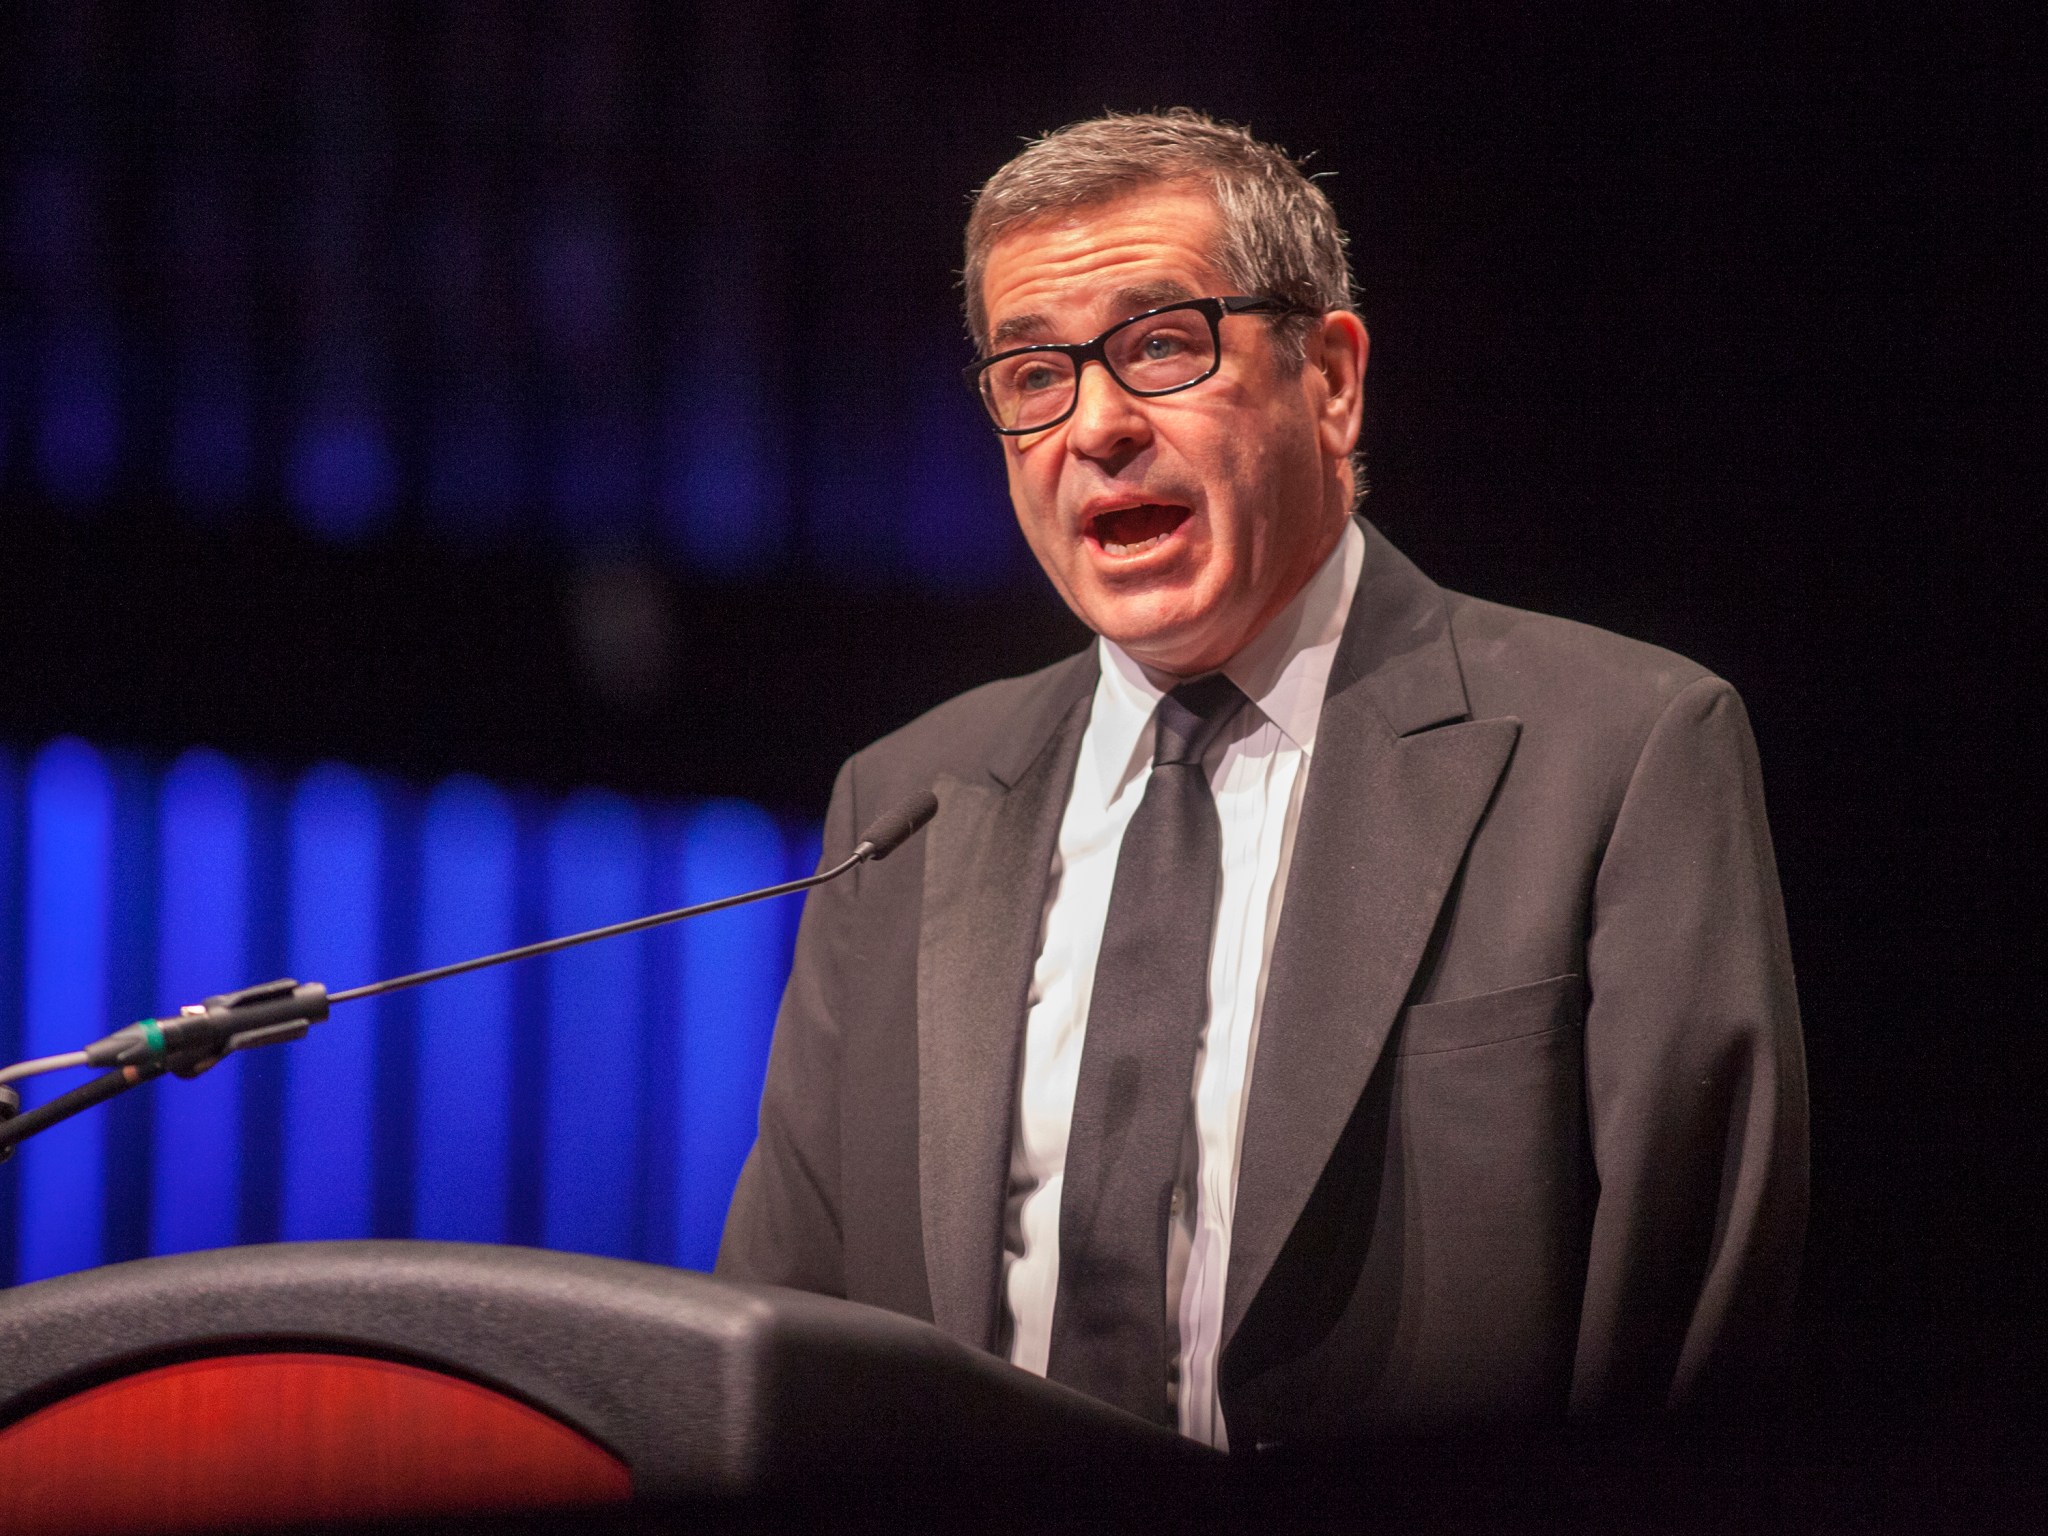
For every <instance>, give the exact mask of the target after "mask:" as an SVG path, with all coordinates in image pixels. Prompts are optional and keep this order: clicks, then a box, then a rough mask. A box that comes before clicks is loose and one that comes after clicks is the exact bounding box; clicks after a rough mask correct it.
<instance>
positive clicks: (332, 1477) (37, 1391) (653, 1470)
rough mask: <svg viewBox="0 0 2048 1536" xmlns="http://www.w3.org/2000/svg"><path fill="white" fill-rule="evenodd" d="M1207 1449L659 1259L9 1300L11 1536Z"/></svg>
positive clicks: (1121, 1461) (260, 1278) (206, 1280)
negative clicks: (665, 1264) (653, 1261)
mask: <svg viewBox="0 0 2048 1536" xmlns="http://www.w3.org/2000/svg"><path fill="white" fill-rule="evenodd" d="M1214 1459H1219V1458H1213V1457H1212V1453H1210V1452H1208V1451H1207V1450H1206V1449H1204V1448H1202V1447H1198V1446H1194V1445H1192V1444H1190V1443H1189V1442H1187V1441H1184V1440H1182V1439H1180V1438H1179V1437H1178V1436H1176V1435H1173V1434H1171V1433H1169V1432H1167V1431H1166V1430H1163V1429H1160V1428H1158V1427H1156V1426H1154V1425H1150V1424H1147V1423H1144V1422H1142V1421H1140V1420H1138V1419H1135V1418H1132V1417H1131V1416H1129V1415H1127V1414H1124V1413H1121V1412H1119V1411H1117V1410H1115V1409H1113V1408H1109V1407H1107V1406H1105V1405H1103V1404H1100V1403H1097V1402H1095V1401H1093V1400H1092V1399H1090V1398H1087V1397H1084V1396H1082V1395H1081V1394H1079V1393H1076V1392H1072V1391H1069V1390H1067V1389H1066V1388H1063V1387H1059V1386H1056V1385H1053V1384H1051V1383H1048V1382H1045V1381H1043V1380H1041V1379H1039V1378H1038V1377H1035V1376H1032V1375H1030V1374H1028V1373H1026V1372H1023V1371H1019V1370H1016V1369H1014V1368H1013V1367H1011V1366H1010V1365H1008V1364H1007V1363H1005V1362H1003V1361H1000V1360H997V1359H995V1358H994V1357H992V1356H990V1355H987V1354H983V1353H981V1352H979V1351H976V1350H972V1349H968V1348H967V1347H965V1346H963V1345H961V1344H959V1343H958V1342H956V1341H954V1340H953V1339H950V1338H948V1337H947V1336H945V1335H944V1334H941V1333H940V1332H939V1331H938V1330H937V1329H935V1328H932V1327H931V1326H929V1325H928V1324H924V1323H920V1322H917V1321H915V1320H913V1319H910V1318H906V1317H901V1316H898V1315H896V1314H894V1313H890V1312H884V1311H881V1310H879V1309H877V1308H874V1307H868V1306H862V1305H859V1304H857V1303H853V1302H846V1301H839V1300H836V1299H833V1298H830V1297H823V1296H813V1295H808V1294H804V1293H800V1292H795V1291H788V1290H783V1289H780V1288H777V1287H773V1286H759V1285H746V1284H740V1283H736V1282H732V1281H727V1280H720V1279H717V1278H714V1277H712V1276H710V1275H703V1274H696V1273H692V1272H689V1271H685V1270H674V1269H666V1268H661V1267H659V1266H656V1265H651V1264H636V1263H627V1262H622V1261H619V1260H613V1259H598V1258H590V1257H586V1256H582V1255H576V1254H563V1253H552V1252H543V1251H540V1250H536V1249H525V1248H504V1247H490V1246H483V1245H477V1244H466V1243H428V1242H340V1243H285V1244H275V1245H269V1246H262V1247H251V1248H236V1249H223V1250H219V1251H215V1252H208V1253H195V1254H186V1255H181V1256H177V1257H172V1258H160V1259H142V1260H138V1261H135V1262H133V1263H127V1264H115V1265H110V1266H108V1267H106V1268H104V1269H97V1270H91V1271H87V1272H85V1273H82V1274H76V1275H68V1276H64V1277H62V1278H59V1279H54V1280H45V1281H41V1282H38V1283H35V1284H32V1285H26V1286H22V1287H20V1288H18V1289H16V1290H14V1291H12V1292H8V1293H5V1294H0V1530H4V1531H7V1532H9V1533H10V1536H59V1533H66V1532H87V1531H90V1532H116V1531H129V1532H145V1531H165V1532H168V1531H177V1530H206V1529H215V1528H221V1527H242V1528H249V1527H254V1528H261V1527H262V1526H264V1525H287V1524H298V1523H304V1522H307V1521H311V1520H353V1519H377V1518H385V1517H421V1516H438V1515H449V1514H468V1513H480V1512H485V1511H508V1510H546V1509H563V1508H575V1507H590V1508H593V1509H595V1508H599V1507H604V1506H617V1505H620V1504H623V1503H625V1502H627V1501H656V1502H664V1501H677V1500H711V1501H721V1502H725V1501H740V1502H744V1501H746V1500H749V1499H761V1498H768V1497H776V1496H783V1495H789V1494H792V1493H797V1492H802V1491H806V1490H807V1491H809V1493H811V1494H812V1495H814V1496H815V1495H817V1494H818V1493H819V1492H820V1491H821V1490H822V1491H825V1492H828V1493H829V1490H830V1489H831V1487H832V1486H833V1484H834V1483H835V1481H841V1480H843V1481H845V1482H847V1483H849V1484H850V1483H853V1482H860V1483H863V1484H865V1483H871V1482H872V1480H874V1479H877V1478H883V1479H896V1480H898V1481H908V1482H913V1483H914V1482H917V1481H919V1480H926V1481H930V1480H933V1479H939V1478H957V1477H972V1476H974V1475H975V1472H976V1469H977V1468H990V1469H998V1470H999V1471H1000V1473H1001V1475H1003V1476H1004V1477H1006V1478H1009V1479H1014V1478H1016V1477H1017V1476H1019V1475H1027V1476H1028V1475H1046V1476H1052V1477H1057V1476H1058V1475H1059V1471H1060V1469H1061V1468H1062V1467H1077V1468H1078V1467H1084V1466H1085V1467H1089V1468H1092V1469H1095V1470H1096V1472H1097V1473H1098V1474H1099V1472H1100V1470H1101V1469H1102V1468H1104V1467H1106V1466H1110V1467H1114V1466H1120V1465H1130V1466H1133V1467H1138V1466H1142V1467H1145V1468H1147V1469H1157V1470H1160V1471H1163V1472H1165V1473H1166V1474H1168V1475H1172V1473H1173V1472H1174V1470H1175V1469H1181V1470H1183V1471H1185V1470H1191V1469H1193V1468H1195V1467H1197V1466H1199V1465H1203V1464H1206V1463H1208V1462H1210V1461H1212V1460H1214Z"/></svg>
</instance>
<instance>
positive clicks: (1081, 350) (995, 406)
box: [962, 295, 1303, 437]
mask: <svg viewBox="0 0 2048 1536" xmlns="http://www.w3.org/2000/svg"><path fill="white" fill-rule="evenodd" d="M1302 312H1303V311H1302V309H1301V306H1300V305H1298V304H1291V303H1289V302H1288V301H1287V300H1285V299H1274V298H1246V297H1243V296H1242V295H1232V296H1228V297H1223V298H1209V299H1183V300H1182V301H1180V302H1179V303H1177V304H1162V305H1161V306H1160V307H1159V308H1157V309H1148V310H1146V311H1145V312H1144V313H1143V314H1141V315H1132V316H1131V317H1130V319H1128V320H1119V321H1118V322H1117V323H1116V324H1115V325H1112V326H1111V327H1110V328H1109V329H1108V330H1106V331H1104V332H1103V333H1102V334H1101V335H1100V336H1097V337H1096V338H1095V339H1094V340H1093V341H1062V342H1044V343H1041V344H1039V345H1037V346H1030V347H1016V348H1013V349H1012V350H1010V351H1008V352H998V353H997V354H996V355H995V356H994V357H990V358H984V359H983V360H982V361H981V362H978V363H971V364H969V365H968V366H967V368H966V369H965V370H963V373H962V377H964V378H965V379H966V380H967V384H968V387H969V388H970V389H972V390H973V391H974V392H975V393H976V394H977V395H979V396H980V397H981V403H982V404H983V405H984V406H985V407H987V409H988V415H989V420H990V421H992V422H993V423H994V424H995V429H996V430H997V431H998V432H1001V433H1003V434H1005V435H1006V436H1010V437H1016V436H1018V435H1020V434H1022V433H1025V432H1043V431H1045V430H1046V429H1047V428H1048V427H1056V426H1058V425H1059V424H1060V423H1061V422H1063V421H1065V420H1066V419H1067V418H1068V417H1069V416H1071V415H1073V414H1074V407H1075V406H1077V405H1079V404H1080V403H1081V369H1082V367H1083V366H1084V365H1085V364H1087V363H1090V362H1097V363H1100V364H1102V367H1103V371H1104V372H1106V373H1107V374H1108V375H1109V376H1110V377H1111V378H1112V379H1115V380H1116V382H1117V383H1118V384H1119V385H1120V386H1122V387H1123V388H1124V389H1125V390H1127V391H1129V392H1130V393H1131V394H1134V395H1142V396H1144V397H1145V398H1146V399H1150V398H1152V397H1153V396H1155V395H1171V394H1174V393H1176V392H1177V391H1179V390H1183V389H1193V388H1194V387H1195V386H1196V385H1197V384H1199V383H1201V382H1202V381H1203V380H1204V379H1206V378H1209V377H1211V376H1212V375H1213V374H1214V373H1215V372H1216V370H1217V369H1218V368H1220V367H1222V366H1223V317H1224V316H1225V315H1264V314H1299V313H1302Z"/></svg>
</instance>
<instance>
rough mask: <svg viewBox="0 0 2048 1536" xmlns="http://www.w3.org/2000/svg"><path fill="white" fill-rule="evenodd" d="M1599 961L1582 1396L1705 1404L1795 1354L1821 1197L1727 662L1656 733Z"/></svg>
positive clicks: (1612, 845) (1589, 1067) (1591, 1405)
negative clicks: (1812, 1185)
mask: <svg viewBox="0 0 2048 1536" xmlns="http://www.w3.org/2000/svg"><path fill="white" fill-rule="evenodd" d="M1587 973H1588V976H1587V980H1588V985H1589V990H1590V998H1589V1005H1588V1012H1587V1018H1586V1089H1587V1112H1588V1117H1589V1125H1590V1132H1591V1139H1592V1146H1593V1158H1594V1165H1595V1171H1596V1173H1597V1176H1598V1180H1599V1193H1598V1203H1597V1206H1596V1208H1595V1214H1594V1221H1593V1234H1592V1244H1591V1249H1590V1255H1589V1262H1588V1269H1587V1276H1586V1290H1585V1298H1584V1304H1583V1307H1582V1310H1581V1317H1580V1328H1579V1340H1578V1348H1577V1356H1576V1363H1575V1368H1574V1372H1573V1381H1572V1407H1573V1410H1574V1412H1575V1413H1578V1414H1582V1415H1596V1416H1598V1415H1605V1414H1614V1413H1633V1412H1641V1411H1645V1410H1651V1409H1655V1408H1658V1407H1670V1408H1700V1407H1706V1406H1709V1405H1711V1404H1713V1403H1716V1402H1720V1401H1723V1400H1725V1399H1726V1398H1728V1397H1730V1396H1732V1395H1734V1394H1736V1393H1742V1392H1747V1391H1753V1390H1754V1388H1755V1387H1756V1386H1757V1384H1758V1383H1759V1381H1760V1380H1761V1379H1763V1378H1765V1377H1767V1376H1768V1375H1769V1373H1770V1372H1771V1371H1772V1369H1773V1367H1774V1366H1775V1365H1776V1363H1777V1359H1776V1357H1777V1356H1778V1354H1779V1353H1780V1351H1781V1350H1782V1347H1783V1343H1784V1336H1785V1332H1786V1329H1787V1325H1788V1322H1789V1316H1790V1311H1791V1304H1792V1297H1793V1291H1794V1288H1795V1286H1796V1283H1797V1279H1798V1270H1799V1262H1800V1257H1801V1253H1802V1250H1803V1247H1804V1241H1805V1228H1806V1206H1807V1105H1806V1061H1805V1051H1804V1047H1803V1045H1802V1042H1801V1039H1800V1029H1799V1005H1798V999H1797V997H1796V995H1795V993H1794V989H1793V980H1792V961H1791V952H1790V948H1789V945H1788V943H1787V940H1786V935H1785V914H1784V906H1783V903H1782V901H1781V899H1780V896H1779V891H1778V873H1777V864H1776V860H1775V859H1774V857H1773V855H1772V851H1771V838H1770V829H1769V827H1768V825H1767V824H1766V821H1765V817H1764V801H1763V784H1762V779H1761V776H1760V774H1759V771H1758V767H1757V757H1756V747H1755V743H1754V741H1753V740H1752V738H1751V735H1750V729H1749V720H1748V717H1747V715H1746V713H1745V712H1744V710H1743V708H1742V703H1741V700H1740V699H1739V698H1737V697H1736V694H1735V692H1734V690H1733V689H1732V688H1730V687H1729V686H1728V685H1727V684H1726V683H1725V682H1722V681H1721V680H1720V679H1719V678H1715V677H1703V678H1700V679H1699V680H1697V681H1695V682H1694V683H1692V684H1691V685H1690V686H1688V687H1686V688H1685V689H1683V690H1682V691H1681V692H1679V693H1678V694H1677V695H1676V696H1675V697H1674V698H1673V699H1672V700H1671V701H1670V703H1669V704H1668V706H1667V707H1666V708H1665V709H1664V711H1663V713H1662V715H1661V716H1660V717H1659V719H1658V720H1657V722H1656V724H1655V725H1654V726H1653V727H1652V728H1651V730H1650V732H1649V735H1648V736H1647V738H1646V739H1645V741H1644V744H1643V747H1642V750H1641V753H1640V755H1639V757H1638V759H1637V762H1636V765H1635V768H1634V772H1633V774H1632V777H1631V779H1630V782H1629V786H1628V789H1627V792H1626V795H1625V796H1624V798H1623V801H1622V805H1621V809H1620V811H1619V813H1618V815H1617V817H1616V819H1615V823H1614V827H1613V831H1612V834H1611V837H1610V839H1609V842H1608V845H1607V847H1606V849H1605V851H1604V853H1603V855H1602V858H1601V863H1600V868H1599V872H1598V875H1597V878H1596V881H1595V885H1594V897H1593V912H1592V916H1591V925H1590V934H1589V938H1588V947H1587Z"/></svg>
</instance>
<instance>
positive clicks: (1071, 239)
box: [981, 186, 1223, 346]
mask: <svg viewBox="0 0 2048 1536" xmlns="http://www.w3.org/2000/svg"><path fill="white" fill-rule="evenodd" d="M1218 227H1219V220H1218V217H1217V213H1216V205H1215V203H1214V202H1213V201H1212V200H1211V199H1210V197H1209V196H1208V195H1207V194H1206V193H1205V192H1202V191H1198V190H1194V189H1190V188H1183V187H1173V186H1162V187H1147V188H1141V189H1139V190H1138V191H1135V192H1129V193H1126V194H1124V195H1123V196H1122V197H1119V198H1116V199H1114V200H1112V201H1110V202H1106V203H1098V204H1094V205H1092V206H1090V207H1086V208H1080V209H1076V210H1073V211H1071V212H1067V213H1061V214H1055V215H1052V216H1050V217H1047V218H1044V219H1038V220H1035V221H1033V222H1032V223H1029V224H1025V225H1023V226H1021V227H1019V228H1017V229H1014V230H1012V231H1010V232H1009V233H1008V234H1006V235H1004V236H1003V237H1002V239H1000V240H998V241H997V242H996V243H995V245H994V246H993V247H992V248H991V249H990V251H989V255H988V263H987V265H986V267H985V268H984V269H983V275H982V288H981V291H982V299H983V304H984V306H985V309H986V312H987V315H988V327H989V337H990V341H991V344H992V345H995V346H1001V345H1004V344H1014V343H1017V342H1029V341H1037V340H1045V339H1058V338H1057V337H1055V335H1054V333H1056V332H1065V331H1069V330H1073V329H1075V328H1076V327H1084V328H1085V329H1083V330H1082V332H1081V334H1083V335H1087V334H1092V332H1093V331H1094V330H1097V329H1100V328H1101V327H1102V326H1104V325H1108V324H1111V323H1114V322H1115V321H1117V320H1119V319H1122V318H1123V316H1124V315H1126V314H1130V313H1132V312H1133V311H1135V310H1138V309H1144V308H1148V307H1150V306H1151V305H1154V304H1164V303H1170V302H1172V300H1174V299H1176V298H1193V297H1197V296H1200V295H1205V294H1212V293H1221V292H1222V291H1223V286H1222V282H1223V280H1222V278H1221V277H1220V275H1219V274H1218V273H1217V271H1216V269H1215V266H1214V264H1213V262H1212V261H1211V258H1210V252H1211V251H1212V250H1213V249H1214V248H1215V244H1216V238H1217V234H1218Z"/></svg>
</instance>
